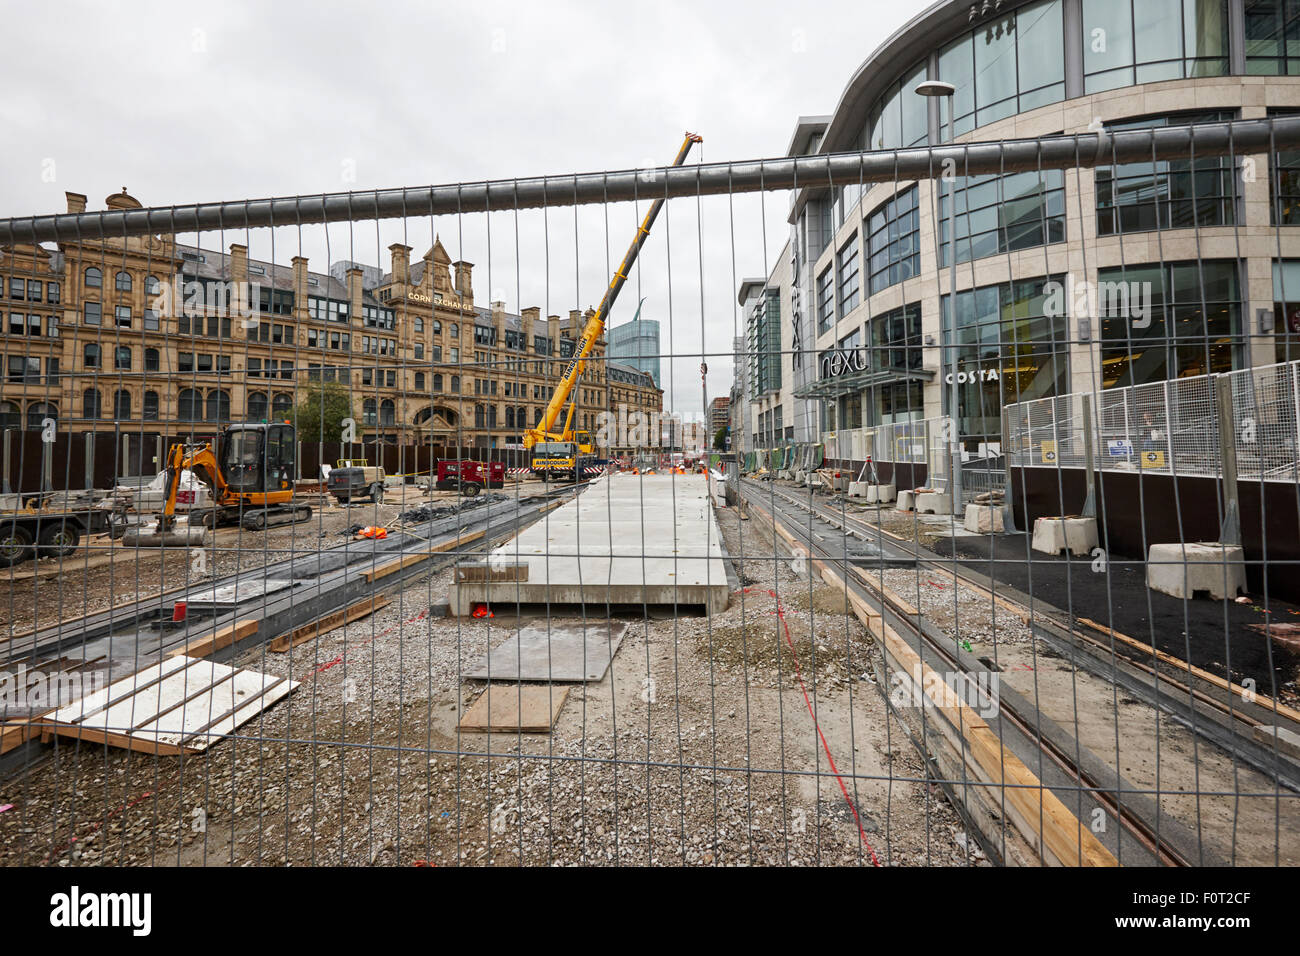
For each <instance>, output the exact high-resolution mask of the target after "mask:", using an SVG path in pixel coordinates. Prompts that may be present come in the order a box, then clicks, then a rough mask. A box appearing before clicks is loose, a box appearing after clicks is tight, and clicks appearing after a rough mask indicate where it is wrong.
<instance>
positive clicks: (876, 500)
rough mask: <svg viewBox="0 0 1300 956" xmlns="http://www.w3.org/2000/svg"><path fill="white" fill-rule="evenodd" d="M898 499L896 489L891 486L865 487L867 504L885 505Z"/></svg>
mask: <svg viewBox="0 0 1300 956" xmlns="http://www.w3.org/2000/svg"><path fill="white" fill-rule="evenodd" d="M897 497H898V489H897V488H895V487H894V486H893V485H870V486H868V487H867V503H868V504H873V505H874V504H885V503H887V502H890V501H893V500H894V499H895V498H897Z"/></svg>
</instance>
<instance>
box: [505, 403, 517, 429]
mask: <svg viewBox="0 0 1300 956" xmlns="http://www.w3.org/2000/svg"><path fill="white" fill-rule="evenodd" d="M514 427H515V407H514V406H513V405H507V406H506V428H514Z"/></svg>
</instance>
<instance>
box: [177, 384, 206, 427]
mask: <svg viewBox="0 0 1300 956" xmlns="http://www.w3.org/2000/svg"><path fill="white" fill-rule="evenodd" d="M176 417H177V418H178V419H180V420H181V421H183V422H200V421H202V420H203V396H202V395H201V394H200V393H199V391H198V390H197V389H193V388H183V389H181V393H180V395H179V396H177V399H176Z"/></svg>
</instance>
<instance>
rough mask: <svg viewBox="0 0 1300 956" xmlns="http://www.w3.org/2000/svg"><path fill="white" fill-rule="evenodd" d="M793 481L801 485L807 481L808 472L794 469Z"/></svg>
mask: <svg viewBox="0 0 1300 956" xmlns="http://www.w3.org/2000/svg"><path fill="white" fill-rule="evenodd" d="M794 480H795V481H796V482H797V483H798V484H801V485H802V484H803V483H804V482H805V481H807V480H808V472H806V471H804V470H803V469H802V468H796V469H795V470H794Z"/></svg>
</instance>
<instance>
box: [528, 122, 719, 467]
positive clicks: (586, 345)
mask: <svg viewBox="0 0 1300 956" xmlns="http://www.w3.org/2000/svg"><path fill="white" fill-rule="evenodd" d="M703 141H704V140H703V137H700V136H697V135H696V134H694V133H687V134H686V138H685V139H684V140H682V146H681V149H679V150H678V151H677V158H676V159H674V160H673V162H672V165H674V166H680V165H682V163H684V162H686V154H687V153H689V152H690V151H691V147H692V146H693V145H694V144H696V143H702V142H703ZM663 205H664V201H663V199H662V198H661V199H656V200H655V201H654V202H652V203H651V204H650V208H649V210H647V212H646V214H645V218H644V219H643V220H642V221H641V225H640V226H639V227H638V228H637V231H636V238H634V239H633V240H632V245H631V246H629V247H628V250H627V254H626V255H624V256H623V261H622V262H621V263H620V264H619V267H618V268H617V269H616V270H615V271H614V277H613V278H612V279H611V280H610V282H609V288H607V289H606V290H605V297H604V298H603V299H601V300H600V305H599V306H598V307H597V308H596V312H595V314H594V315H592V317H591V318H590V319H589V320H588V321H587V325H586V327H585V328H584V329H583V330H582V338H581V339H579V340H578V344H577V346H576V347H575V348H574V350H573V359H572V360H571V361H570V362H569V364H568V365H567V366H565V369H564V374H563V375H561V376H560V381H559V384H557V385H556V386H555V392H554V393H553V394H552V395H551V401H550V404H548V405H547V406H546V414H545V415H543V416H542V420H541V421H540V422H538V424H537V427H536V428H530V429H528V430H527V431H525V432H524V447H525V448H527V449H528V450H529V451H531V452H532V459H531V466H532V469H533V471H534V473H536V474H539V475H541V476H542V477H543V478H546V477H548V476H549V475H551V474H565V475H568V474H570V473H571V474H572V476H573V480H574V481H577V480H578V479H579V478H580V477H581V468H580V465H579V462H580V460H581V457H582V456H583V455H584V454H586V455H589V454H591V453H592V452H593V451H594V445H593V444H592V442H591V438H590V436H589V435H588V434H587V433H586V432H574V430H573V411H574V405H575V403H576V398H577V396H574V395H573V386H574V385H575V384H576V383H577V381H578V378H579V377H580V376H581V375H582V370H583V368H584V367H585V366H586V364H587V356H588V355H590V354H591V348H592V346H593V345H595V343H596V340H597V339H598V338H600V336H601V335H602V333H604V331H605V319H606V317H607V316H608V315H609V312H610V309H612V308H613V307H614V300H615V299H617V298H618V294H619V292H620V291H621V290H622V288H623V283H624V282H626V281H627V277H628V273H630V272H631V271H632V264H633V263H635V262H636V257H637V255H638V254H639V253H640V252H641V247H642V246H643V245H645V241H646V239H647V238H648V237H649V235H650V227H651V226H653V225H654V221H655V219H656V218H657V217H658V215H659V210H660V209H662V208H663ZM570 396H573V397H572V398H571V397H570ZM566 402H568V405H569V410H568V414H567V415H565V418H564V429H563V430H562V431H555V430H554V429H555V424H556V421H557V420H558V419H559V417H560V412H561V411H563V410H564V405H565V403H566Z"/></svg>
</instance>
